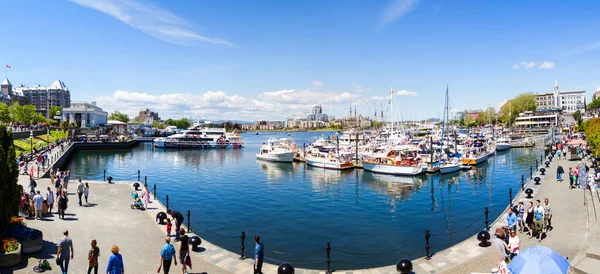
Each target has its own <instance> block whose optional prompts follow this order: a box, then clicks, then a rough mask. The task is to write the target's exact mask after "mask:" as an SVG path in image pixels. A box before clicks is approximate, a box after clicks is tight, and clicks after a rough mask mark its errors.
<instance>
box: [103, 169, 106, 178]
mask: <svg viewBox="0 0 600 274" xmlns="http://www.w3.org/2000/svg"><path fill="white" fill-rule="evenodd" d="M102 181H106V169H105V170H104V179H103V180H102Z"/></svg>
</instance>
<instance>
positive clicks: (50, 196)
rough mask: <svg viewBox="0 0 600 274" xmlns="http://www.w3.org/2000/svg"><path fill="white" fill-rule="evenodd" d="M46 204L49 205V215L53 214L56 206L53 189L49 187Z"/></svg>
mask: <svg viewBox="0 0 600 274" xmlns="http://www.w3.org/2000/svg"><path fill="white" fill-rule="evenodd" d="M46 204H48V211H47V212H48V213H52V207H53V206H54V193H52V188H50V187H48V190H47V191H46Z"/></svg>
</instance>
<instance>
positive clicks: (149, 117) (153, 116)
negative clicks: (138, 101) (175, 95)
mask: <svg viewBox="0 0 600 274" xmlns="http://www.w3.org/2000/svg"><path fill="white" fill-rule="evenodd" d="M136 120H137V121H138V122H140V123H142V124H144V125H151V124H152V122H154V121H160V117H158V112H153V111H150V110H149V109H144V110H140V112H139V115H138V117H136Z"/></svg>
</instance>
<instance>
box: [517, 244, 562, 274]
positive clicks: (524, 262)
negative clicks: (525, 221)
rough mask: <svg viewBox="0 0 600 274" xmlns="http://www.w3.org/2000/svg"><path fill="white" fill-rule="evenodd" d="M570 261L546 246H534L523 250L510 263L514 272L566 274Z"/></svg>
mask: <svg viewBox="0 0 600 274" xmlns="http://www.w3.org/2000/svg"><path fill="white" fill-rule="evenodd" d="M569 265H570V264H569V261H567V259H565V257H563V256H561V255H560V254H558V253H556V252H555V251H554V250H552V249H550V248H548V247H545V246H534V247H531V248H528V249H525V250H523V251H522V252H521V253H520V254H519V255H518V256H516V257H515V258H514V259H513V260H512V261H511V262H510V264H509V265H508V270H510V272H512V273H513V274H519V273H523V274H525V273H527V274H538V273H539V274H542V273H543V274H566V273H567V272H568V270H569Z"/></svg>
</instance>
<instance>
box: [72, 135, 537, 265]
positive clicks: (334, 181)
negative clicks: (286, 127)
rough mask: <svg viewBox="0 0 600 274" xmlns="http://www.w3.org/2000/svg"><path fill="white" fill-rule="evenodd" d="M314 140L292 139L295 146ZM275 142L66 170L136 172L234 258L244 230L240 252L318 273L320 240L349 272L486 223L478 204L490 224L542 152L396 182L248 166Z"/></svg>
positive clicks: (293, 167) (132, 175) (140, 156)
mask: <svg viewBox="0 0 600 274" xmlns="http://www.w3.org/2000/svg"><path fill="white" fill-rule="evenodd" d="M327 134H330V133H325V135H327ZM321 135H322V133H316V134H315V133H292V137H293V138H295V139H296V142H297V143H298V146H299V147H302V144H303V143H306V144H308V143H310V142H311V140H312V138H313V137H314V136H317V137H321ZM277 136H279V137H284V136H285V135H281V134H278V133H271V134H267V133H264V134H261V135H254V134H243V137H244V140H245V144H246V145H245V147H244V148H243V149H235V150H233V149H229V150H179V151H178V150H166V151H165V150H158V149H154V150H153V149H152V147H151V144H150V143H146V144H140V145H139V146H137V147H135V148H133V149H132V150H126V151H79V152H77V153H75V154H74V155H73V158H72V160H71V161H70V162H69V164H68V168H70V169H71V171H72V174H73V178H85V179H90V180H102V179H103V170H104V169H106V172H107V176H112V177H113V178H114V179H115V180H128V181H132V180H137V170H138V169H139V170H141V175H142V180H143V177H144V176H148V184H149V186H150V188H151V189H152V187H153V185H154V184H156V187H157V192H158V196H159V198H160V200H161V201H162V202H163V203H165V195H169V206H170V208H173V209H175V210H179V211H181V212H183V213H184V215H185V213H186V212H187V210H191V214H192V223H191V226H192V230H194V231H195V232H197V233H198V234H200V235H201V236H202V237H203V238H205V239H207V240H208V241H210V242H212V243H214V244H216V245H218V246H221V247H223V248H225V249H228V250H230V251H232V252H236V253H239V252H240V238H239V235H240V234H241V232H242V231H245V232H246V237H247V239H246V242H245V245H246V252H245V255H246V256H250V257H252V256H253V250H254V244H253V241H252V237H253V236H254V234H260V236H261V238H262V241H263V242H264V244H265V250H266V252H265V256H266V257H267V261H268V262H271V263H275V264H278V263H280V261H287V262H291V263H292V264H293V265H294V266H296V267H307V268H315V269H325V268H326V262H325V258H326V251H325V244H326V242H327V241H329V242H330V243H331V248H332V250H331V260H332V268H333V269H358V268H367V267H377V266H383V265H390V264H395V263H396V262H397V260H398V259H400V258H402V257H409V258H417V257H421V256H424V255H425V237H424V235H425V230H426V229H429V230H430V233H431V235H432V236H431V238H430V245H431V252H432V253H433V252H436V251H439V250H442V249H444V248H446V247H448V246H450V245H452V244H455V243H458V242H460V241H462V240H464V239H466V238H467V237H469V236H471V235H473V234H475V233H476V232H477V231H478V230H480V229H482V228H483V227H484V226H485V217H484V208H485V207H488V208H489V222H490V223H491V222H493V220H494V219H496V217H498V215H499V214H500V213H501V212H502V210H503V209H504V207H505V206H506V205H507V203H508V198H509V188H512V189H513V190H514V193H515V194H516V192H517V191H518V190H519V188H520V186H521V175H525V177H527V176H528V175H529V167H530V166H532V165H535V161H536V159H539V157H540V155H541V154H542V151H540V150H532V149H512V150H510V151H506V152H498V153H497V154H496V156H495V157H492V158H490V159H488V161H487V162H486V163H483V164H482V165H479V166H477V168H476V169H475V170H471V171H467V172H463V171H461V172H458V173H454V174H448V175H440V174H436V175H423V176H419V177H414V178H411V177H396V176H389V175H378V174H372V173H369V172H363V170H358V169H357V170H351V171H344V172H339V171H330V170H323V169H318V168H312V167H307V166H305V164H304V163H293V164H283V163H281V164H275V163H268V162H261V161H257V160H256V159H255V154H256V152H257V151H258V148H259V147H260V145H261V144H262V143H263V142H265V141H266V140H267V139H268V138H269V137H277ZM123 206H129V205H123ZM186 222H187V220H186ZM344 252H345V253H344ZM282 253H287V254H282ZM306 253H310V254H306ZM347 253H353V254H347ZM359 254H370V255H359Z"/></svg>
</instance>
